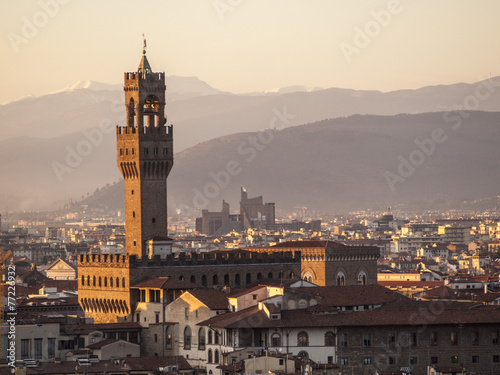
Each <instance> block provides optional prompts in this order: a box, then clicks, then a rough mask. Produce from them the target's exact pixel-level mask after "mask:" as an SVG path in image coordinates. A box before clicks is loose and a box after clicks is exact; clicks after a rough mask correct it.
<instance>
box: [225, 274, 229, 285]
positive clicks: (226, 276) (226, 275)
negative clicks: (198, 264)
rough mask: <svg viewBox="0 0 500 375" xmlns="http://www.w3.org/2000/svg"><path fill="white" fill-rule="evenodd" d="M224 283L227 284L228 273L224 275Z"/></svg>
mask: <svg viewBox="0 0 500 375" xmlns="http://www.w3.org/2000/svg"><path fill="white" fill-rule="evenodd" d="M224 285H229V275H228V274H225V275H224Z"/></svg>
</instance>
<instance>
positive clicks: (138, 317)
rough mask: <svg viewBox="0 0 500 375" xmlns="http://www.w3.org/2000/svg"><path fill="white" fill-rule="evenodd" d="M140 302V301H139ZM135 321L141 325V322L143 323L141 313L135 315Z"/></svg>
mask: <svg viewBox="0 0 500 375" xmlns="http://www.w3.org/2000/svg"><path fill="white" fill-rule="evenodd" d="M139 301H140V299H139ZM135 321H136V322H137V323H139V322H140V321H141V313H137V314H135Z"/></svg>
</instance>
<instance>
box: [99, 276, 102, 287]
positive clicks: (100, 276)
mask: <svg viewBox="0 0 500 375" xmlns="http://www.w3.org/2000/svg"><path fill="white" fill-rule="evenodd" d="M101 284H102V282H101V276H99V286H101Z"/></svg>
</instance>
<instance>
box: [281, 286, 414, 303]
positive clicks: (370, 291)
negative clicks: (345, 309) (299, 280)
mask: <svg viewBox="0 0 500 375" xmlns="http://www.w3.org/2000/svg"><path fill="white" fill-rule="evenodd" d="M293 290H296V291H298V292H301V293H307V294H312V295H316V296H320V297H321V305H322V306H359V305H380V304H384V303H388V302H391V301H395V300H400V299H407V297H405V296H402V295H401V294H399V293H397V292H395V291H392V290H390V289H387V288H385V287H383V286H382V285H378V284H374V285H353V286H321V287H313V288H293V289H291V291H293Z"/></svg>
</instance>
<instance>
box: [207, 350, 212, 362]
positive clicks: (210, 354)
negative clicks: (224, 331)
mask: <svg viewBox="0 0 500 375" xmlns="http://www.w3.org/2000/svg"><path fill="white" fill-rule="evenodd" d="M207 357H208V358H207V362H208V363H212V361H213V358H212V349H208V356H207Z"/></svg>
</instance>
